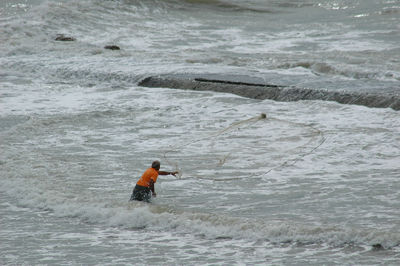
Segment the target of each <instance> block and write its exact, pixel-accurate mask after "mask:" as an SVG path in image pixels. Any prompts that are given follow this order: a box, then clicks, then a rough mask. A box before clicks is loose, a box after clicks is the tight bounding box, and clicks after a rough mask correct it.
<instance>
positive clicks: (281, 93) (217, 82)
mask: <svg viewBox="0 0 400 266" xmlns="http://www.w3.org/2000/svg"><path fill="white" fill-rule="evenodd" d="M139 86H143V87H165V88H175V89H183V90H197V91H216V92H225V93H233V94H236V95H240V96H243V97H248V98H253V99H260V100H264V99H271V100H276V101H299V100H325V101H335V102H338V103H342V104H357V105H364V106H368V107H380V108H389V107H390V108H392V109H394V110H400V94H393V93H367V92H350V91H345V90H343V91H331V90H318V89H309V88H296V87H285V86H277V85H273V84H263V83H251V82H243V81H236V80H230V79H223V78H221V79H220V78H217V79H216V78H212V79H210V78H207V77H201V76H191V75H187V76H185V75H166V76H154V77H147V78H145V79H143V80H142V81H141V82H140V83H139Z"/></svg>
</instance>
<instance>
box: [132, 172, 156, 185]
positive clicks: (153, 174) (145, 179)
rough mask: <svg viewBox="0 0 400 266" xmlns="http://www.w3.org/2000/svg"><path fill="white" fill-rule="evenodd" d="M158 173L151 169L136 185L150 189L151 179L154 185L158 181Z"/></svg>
mask: <svg viewBox="0 0 400 266" xmlns="http://www.w3.org/2000/svg"><path fill="white" fill-rule="evenodd" d="M157 177H158V171H157V170H156V169H154V168H149V169H147V170H146V171H144V173H143V175H142V177H141V178H140V179H139V181H138V182H137V183H136V185H139V186H142V187H150V179H153V181H154V183H155V182H156V181H157Z"/></svg>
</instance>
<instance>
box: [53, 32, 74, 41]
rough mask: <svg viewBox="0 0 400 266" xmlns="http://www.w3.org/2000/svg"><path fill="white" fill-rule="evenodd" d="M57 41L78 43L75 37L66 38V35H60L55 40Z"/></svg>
mask: <svg viewBox="0 0 400 266" xmlns="http://www.w3.org/2000/svg"><path fill="white" fill-rule="evenodd" d="M55 40H56V41H62V42H73V41H76V39H75V38H74V37H70V36H65V35H64V34H58V35H57V37H56V38H55Z"/></svg>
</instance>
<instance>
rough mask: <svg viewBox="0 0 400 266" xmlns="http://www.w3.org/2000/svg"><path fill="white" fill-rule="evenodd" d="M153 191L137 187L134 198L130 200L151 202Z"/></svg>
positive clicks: (133, 194) (134, 190)
mask: <svg viewBox="0 0 400 266" xmlns="http://www.w3.org/2000/svg"><path fill="white" fill-rule="evenodd" d="M150 199H151V190H150V188H148V187H142V186H139V185H136V186H135V188H134V189H133V192H132V196H131V199H130V200H138V201H147V202H150Z"/></svg>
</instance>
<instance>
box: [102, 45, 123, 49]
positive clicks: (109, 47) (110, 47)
mask: <svg viewBox="0 0 400 266" xmlns="http://www.w3.org/2000/svg"><path fill="white" fill-rule="evenodd" d="M104 49H108V50H121V48H119V46H116V45H106V46H104Z"/></svg>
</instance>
